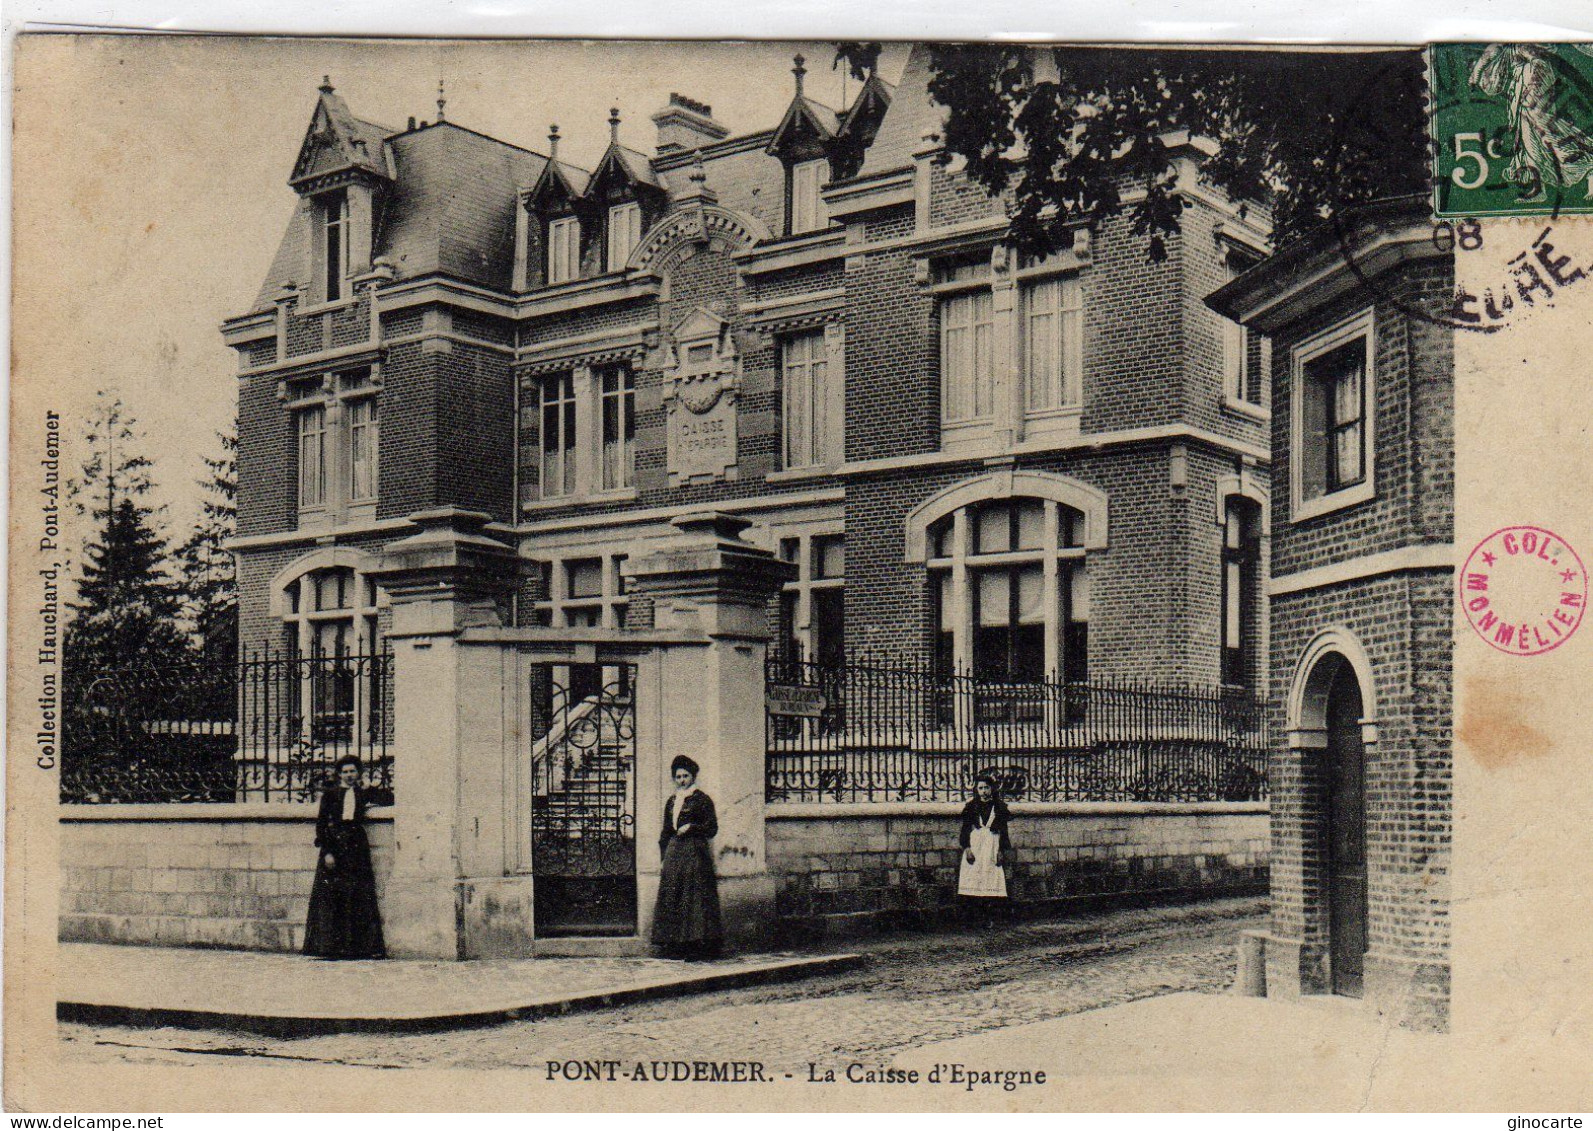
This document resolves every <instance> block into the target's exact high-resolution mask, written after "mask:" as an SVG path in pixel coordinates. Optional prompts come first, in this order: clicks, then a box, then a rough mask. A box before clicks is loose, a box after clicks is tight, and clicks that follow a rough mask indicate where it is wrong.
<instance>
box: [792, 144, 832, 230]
mask: <svg viewBox="0 0 1593 1131" xmlns="http://www.w3.org/2000/svg"><path fill="white" fill-rule="evenodd" d="M829 175H830V163H829V162H828V161H827V160H825V159H824V158H820V159H819V160H817V161H802V162H799V163H798V164H795V165H793V166H791V234H792V235H793V236H798V235H801V234H802V233H803V232H816V231H818V230H819V229H820V228H827V227H829V226H830V212H829V209H828V208H826V207H825V204H824V197H823V196H821V195H820V194H819V190H820V188H822V187H823V185H824V182H825V181H826V180H828V179H829Z"/></svg>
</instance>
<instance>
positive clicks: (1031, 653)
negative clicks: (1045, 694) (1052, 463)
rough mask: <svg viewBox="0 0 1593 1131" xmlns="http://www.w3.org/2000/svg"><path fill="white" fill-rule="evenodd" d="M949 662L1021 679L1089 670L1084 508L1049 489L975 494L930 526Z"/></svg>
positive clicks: (1079, 676) (997, 677)
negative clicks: (986, 496) (1049, 495)
mask: <svg viewBox="0 0 1593 1131" xmlns="http://www.w3.org/2000/svg"><path fill="white" fill-rule="evenodd" d="M928 536H929V537H928V542H929V545H928V547H927V549H928V559H927V562H926V564H927V566H928V568H929V592H930V603H931V606H932V610H933V616H934V624H935V633H936V649H935V650H936V661H937V664H938V666H939V667H940V670H941V671H943V672H959V673H967V674H971V675H973V676H974V677H975V678H977V679H980V680H989V681H994V682H1001V683H1022V682H1032V681H1038V680H1055V679H1062V680H1065V681H1069V682H1079V681H1082V680H1084V679H1087V678H1088V673H1089V660H1088V656H1089V619H1090V596H1089V578H1088V575H1087V574H1086V572H1085V561H1084V555H1085V516H1084V514H1083V513H1081V512H1080V511H1077V510H1074V509H1073V508H1071V507H1068V506H1065V505H1063V504H1061V503H1058V502H1056V501H1055V500H1051V499H1039V498H1026V497H1022V496H1017V497H1013V498H1006V499H994V500H990V501H986V502H976V503H970V504H968V505H966V506H963V507H960V508H958V509H956V510H954V511H952V512H951V513H949V514H946V515H943V516H942V517H940V518H939V519H937V520H936V521H934V522H933V523H931V525H930V526H929V530H928Z"/></svg>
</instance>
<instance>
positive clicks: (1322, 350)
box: [1289, 307, 1377, 522]
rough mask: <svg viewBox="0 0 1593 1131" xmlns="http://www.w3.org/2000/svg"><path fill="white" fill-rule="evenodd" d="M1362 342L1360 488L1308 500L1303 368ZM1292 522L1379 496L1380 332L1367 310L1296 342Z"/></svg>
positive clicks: (1291, 375)
mask: <svg viewBox="0 0 1593 1131" xmlns="http://www.w3.org/2000/svg"><path fill="white" fill-rule="evenodd" d="M1356 338H1361V339H1362V340H1363V341H1364V343H1365V348H1366V364H1365V367H1364V376H1363V378H1362V381H1361V421H1362V426H1361V427H1362V431H1361V458H1362V460H1363V461H1364V462H1363V466H1364V468H1365V474H1364V476H1363V477H1362V479H1361V481H1360V482H1359V483H1353V484H1351V485H1349V486H1348V487H1344V488H1341V489H1339V490H1337V491H1328V492H1326V493H1324V494H1321V495H1318V496H1316V497H1315V498H1312V499H1307V498H1304V481H1303V480H1304V476H1303V464H1302V456H1303V454H1304V452H1305V436H1304V420H1303V413H1302V412H1301V406H1302V404H1303V403H1304V401H1303V397H1304V392H1305V367H1306V365H1307V364H1308V363H1309V362H1310V361H1312V360H1313V359H1315V358H1317V357H1321V356H1323V355H1324V354H1327V353H1330V352H1332V351H1333V350H1335V349H1338V348H1339V347H1341V346H1344V345H1347V344H1349V343H1351V342H1353V341H1355V339H1356ZM1289 386H1290V397H1289V452H1290V458H1289V518H1290V520H1291V521H1293V522H1301V521H1304V520H1306V519H1310V518H1316V517H1317V516H1319V515H1324V514H1329V513H1331V512H1333V511H1336V510H1341V509H1343V508H1345V507H1350V506H1354V505H1355V504H1357V503H1364V502H1366V501H1367V500H1368V499H1372V498H1375V497H1376V495H1377V330H1376V317H1375V312H1374V310H1373V309H1372V308H1370V307H1368V308H1367V309H1365V310H1362V311H1360V312H1359V313H1357V314H1353V315H1351V316H1349V317H1348V318H1344V319H1341V320H1340V321H1338V322H1335V323H1334V324H1333V325H1331V326H1328V327H1327V328H1325V329H1323V330H1320V331H1318V332H1317V333H1315V334H1313V335H1311V336H1310V337H1309V338H1306V339H1305V340H1304V341H1301V342H1298V343H1296V344H1295V345H1294V347H1293V348H1292V349H1291V350H1290V360H1289Z"/></svg>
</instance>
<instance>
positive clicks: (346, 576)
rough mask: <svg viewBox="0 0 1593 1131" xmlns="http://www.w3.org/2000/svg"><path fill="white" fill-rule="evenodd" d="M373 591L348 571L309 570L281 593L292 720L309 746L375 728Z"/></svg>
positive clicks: (341, 568) (370, 583)
mask: <svg viewBox="0 0 1593 1131" xmlns="http://www.w3.org/2000/svg"><path fill="white" fill-rule="evenodd" d="M376 598H377V593H376V583H375V582H374V581H372V580H371V579H370V578H368V577H366V576H365V575H364V574H361V573H359V572H357V571H356V570H355V569H353V568H352V567H350V566H329V567H326V568H323V569H313V570H309V571H307V572H305V573H303V574H300V575H299V576H298V577H297V578H295V579H294V580H291V581H289V582H288V583H287V584H286V585H285V586H284V587H283V591H282V599H283V606H284V608H283V618H282V619H283V623H284V626H285V629H284V631H285V634H286V636H287V641H286V644H287V654H288V662H289V665H290V666H291V668H292V670H293V672H294V676H293V678H292V679H291V680H290V681H289V682H290V688H291V694H293V695H294V696H295V697H296V707H295V710H294V712H293V713H294V714H295V715H300V716H302V717H303V719H304V726H305V728H306V729H307V731H308V737H309V739H310V740H311V741H321V742H325V741H348V740H349V738H350V737H351V736H352V735H353V734H354V733H355V728H356V727H359V728H360V729H362V730H363V729H365V728H366V727H369V726H371V725H373V723H375V722H376V721H377V713H378V712H377V709H378V708H379V707H380V698H381V697H380V695H378V694H377V692H376V682H375V681H376V679H377V676H378V669H379V667H380V664H379V661H378V660H377V658H376V657H377V651H378V649H379V648H380V646H381V639H380V632H379V628H378V624H377V609H376Z"/></svg>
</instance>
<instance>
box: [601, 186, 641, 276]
mask: <svg viewBox="0 0 1593 1131" xmlns="http://www.w3.org/2000/svg"><path fill="white" fill-rule="evenodd" d="M641 242H642V206H641V205H640V204H637V203H635V202H631V203H628V204H616V205H615V206H614V207H613V208H610V209H609V210H608V270H610V271H623V270H624V269H625V264H626V263H628V262H629V261H630V258H631V252H633V251H635V250H636V245H637V244H639V243H641Z"/></svg>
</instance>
